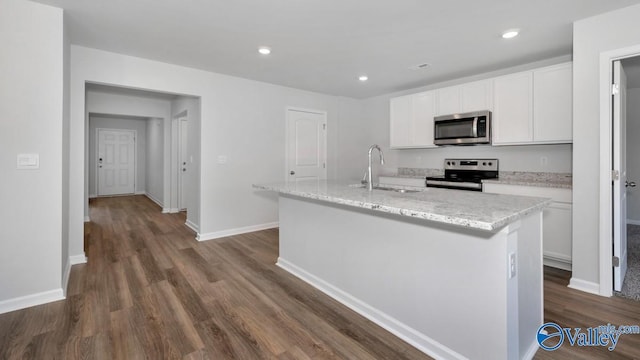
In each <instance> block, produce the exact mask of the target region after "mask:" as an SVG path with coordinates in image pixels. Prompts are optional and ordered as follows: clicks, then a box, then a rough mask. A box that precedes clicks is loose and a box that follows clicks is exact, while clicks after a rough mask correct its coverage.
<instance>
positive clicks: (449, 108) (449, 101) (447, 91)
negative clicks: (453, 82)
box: [437, 86, 461, 115]
mask: <svg viewBox="0 0 640 360" xmlns="http://www.w3.org/2000/svg"><path fill="white" fill-rule="evenodd" d="M437 95H438V109H437V111H438V115H449V114H457V113H459V112H461V111H460V87H459V86H452V87H448V88H442V89H438V90H437Z"/></svg>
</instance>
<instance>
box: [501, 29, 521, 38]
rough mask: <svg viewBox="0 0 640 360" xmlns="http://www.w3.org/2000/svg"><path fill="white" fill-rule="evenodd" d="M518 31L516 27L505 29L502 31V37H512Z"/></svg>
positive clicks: (516, 34)
mask: <svg viewBox="0 0 640 360" xmlns="http://www.w3.org/2000/svg"><path fill="white" fill-rule="evenodd" d="M518 31H519V30H518V29H512V30H507V31H505V32H503V33H502V38H503V39H513V38H514V37H516V36H518Z"/></svg>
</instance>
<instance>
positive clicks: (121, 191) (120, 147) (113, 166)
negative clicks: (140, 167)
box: [96, 129, 136, 196]
mask: <svg viewBox="0 0 640 360" xmlns="http://www.w3.org/2000/svg"><path fill="white" fill-rule="evenodd" d="M97 132H98V133H97V136H96V138H97V140H98V141H97V145H98V149H97V152H96V154H97V159H96V163H97V168H98V169H97V172H98V176H97V181H98V183H97V185H98V186H97V195H98V196H111V195H127V194H134V193H135V189H136V181H135V180H136V132H135V130H122V129H118V130H113V129H98V130H97Z"/></svg>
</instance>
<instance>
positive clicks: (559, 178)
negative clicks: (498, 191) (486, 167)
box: [482, 171, 573, 189]
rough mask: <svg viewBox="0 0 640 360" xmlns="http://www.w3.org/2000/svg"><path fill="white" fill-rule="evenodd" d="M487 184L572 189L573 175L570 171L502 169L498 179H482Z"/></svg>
mask: <svg viewBox="0 0 640 360" xmlns="http://www.w3.org/2000/svg"><path fill="white" fill-rule="evenodd" d="M482 182H483V183H486V184H506V185H522V186H539V187H549V188H560V189H571V188H572V185H573V177H572V176H571V174H570V173H548V172H524V171H500V177H499V178H498V179H489V180H482Z"/></svg>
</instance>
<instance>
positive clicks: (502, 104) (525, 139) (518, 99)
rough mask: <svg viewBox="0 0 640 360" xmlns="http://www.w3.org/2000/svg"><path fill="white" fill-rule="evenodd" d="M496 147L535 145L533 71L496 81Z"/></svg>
mask: <svg viewBox="0 0 640 360" xmlns="http://www.w3.org/2000/svg"><path fill="white" fill-rule="evenodd" d="M491 121H492V123H493V124H492V133H493V142H492V143H493V145H509V144H522V143H530V142H532V141H533V73H532V72H530V71H526V72H521V73H516V74H511V75H506V76H501V77H497V78H495V79H494V80H493V114H492V117H491Z"/></svg>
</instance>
